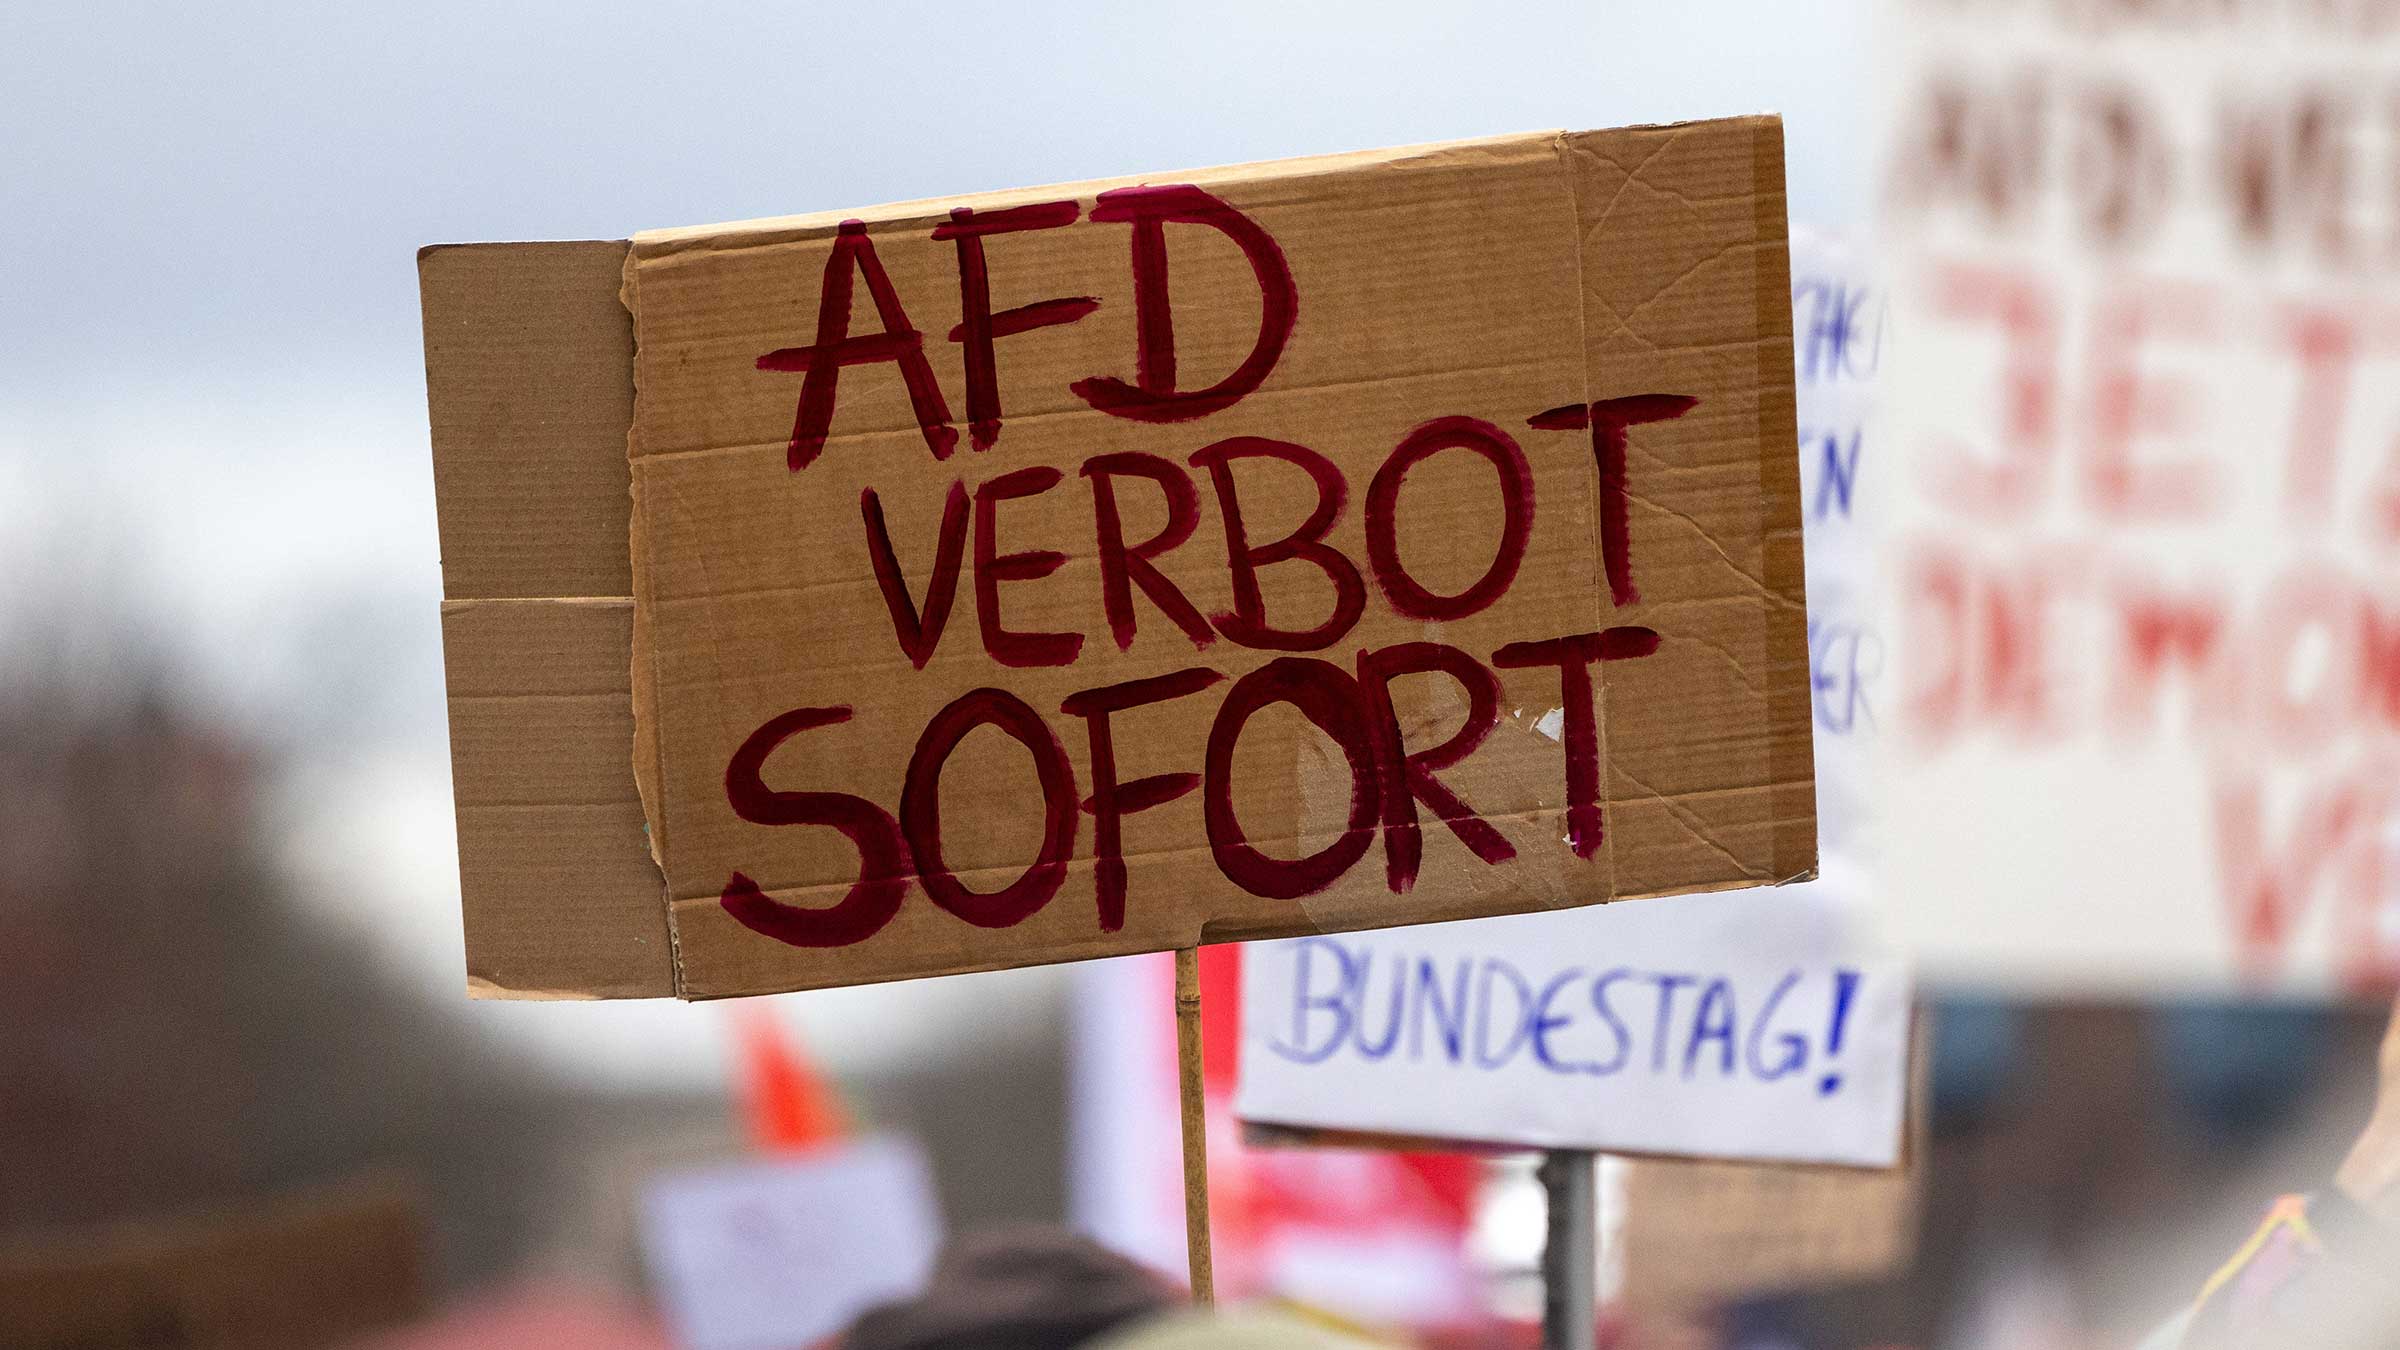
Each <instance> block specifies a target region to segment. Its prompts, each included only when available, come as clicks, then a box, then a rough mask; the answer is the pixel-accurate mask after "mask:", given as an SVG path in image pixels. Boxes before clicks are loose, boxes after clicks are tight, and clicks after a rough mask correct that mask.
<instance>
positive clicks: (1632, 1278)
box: [1602, 1020, 1933, 1308]
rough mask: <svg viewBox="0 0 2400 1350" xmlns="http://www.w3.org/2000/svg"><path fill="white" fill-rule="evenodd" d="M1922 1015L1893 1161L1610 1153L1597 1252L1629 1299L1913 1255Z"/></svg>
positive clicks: (1923, 1116) (1883, 1268)
mask: <svg viewBox="0 0 2400 1350" xmlns="http://www.w3.org/2000/svg"><path fill="white" fill-rule="evenodd" d="M1932 1062H1933V1059H1932V1053H1931V1048H1930V1040H1929V1038H1928V1033H1927V1030H1926V1027H1925V1024H1924V1022H1923V1021H1921V1020H1920V1021H1918V1022H1916V1023H1915V1025H1914V1031H1913V1034H1912V1035H1911V1037H1910V1047H1909V1050H1908V1053H1907V1060H1906V1069H1905V1072H1906V1074H1907V1076H1908V1080H1909V1082H1908V1109H1907V1119H1906V1121H1905V1122H1904V1124H1903V1125H1902V1130H1901V1141H1900V1142H1901V1151H1900V1156H1899V1157H1898V1158H1897V1159H1895V1160H1894V1161H1895V1165H1894V1166H1892V1167H1888V1168H1882V1169H1878V1170H1866V1169H1862V1168H1853V1167H1813V1166H1804V1165H1799V1164H1793V1163H1773V1162H1735V1161H1721V1160H1704V1159H1682V1158H1626V1159H1609V1160H1607V1161H1608V1162H1609V1163H1611V1164H1614V1166H1612V1167H1604V1168H1603V1169H1602V1170H1603V1172H1604V1173H1610V1174H1613V1175H1610V1176H1607V1177H1604V1181H1603V1184H1604V1185H1608V1184H1614V1185H1615V1186H1616V1187H1618V1194H1617V1196H1616V1197H1615V1198H1616V1201H1617V1203H1616V1204H1615V1205H1613V1206H1608V1207H1604V1208H1606V1209H1613V1212H1614V1214H1615V1215H1616V1216H1617V1223H1616V1225H1615V1226H1614V1228H1613V1230H1612V1231H1610V1232H1609V1234H1608V1235H1607V1237H1606V1246H1607V1251H1606V1253H1605V1254H1604V1260H1606V1261H1607V1262H1608V1263H1609V1264H1610V1265H1611V1266H1612V1267H1613V1274H1614V1275H1615V1277H1616V1282H1617V1290H1618V1293H1619V1294H1620V1295H1621V1296H1622V1297H1623V1298H1624V1299H1625V1301H1626V1302H1627V1303H1629V1304H1633V1305H1636V1306H1648V1307H1681V1308H1697V1307H1705V1306H1708V1305H1712V1304H1723V1303H1729V1302H1733V1301H1735V1300H1738V1299H1744V1298H1755V1297H1759V1296H1762V1295H1772V1294H1779V1293H1789V1292H1791V1291H1794V1290H1801V1289H1812V1288H1821V1287H1824V1286H1827V1285H1836V1284H1845V1283H1851V1282H1855V1281H1862V1280H1872V1279H1876V1278H1880V1277H1888V1276H1892V1275H1896V1274H1899V1273H1901V1272H1904V1271H1906V1270H1908V1269H1909V1267H1910V1266H1911V1264H1913V1263H1914V1262H1915V1260H1916V1253H1917V1230H1918V1222H1919V1210H1920V1207H1921V1205H1922V1203H1923V1200H1924V1194H1925V1180H1926V1170H1927V1167H1928V1166H1929V1163H1928V1161H1927V1158H1928V1154H1927V1150H1928V1148H1929V1147H1930V1143H1931V1140H1930V1136H1929V1135H1928V1133H1927V1130H1928V1127H1929V1121H1930V1110H1931V1107H1930V1103H1929V1101H1928V1099H1927V1096H1926V1088H1927V1080H1928V1078H1929V1076H1930V1074H1931V1072H1932Z"/></svg>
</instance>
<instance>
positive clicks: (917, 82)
mask: <svg viewBox="0 0 2400 1350" xmlns="http://www.w3.org/2000/svg"><path fill="white" fill-rule="evenodd" d="M1863 8H1864V6H1863V5H1862V4H1860V3H1857V2H1856V0H1806V2H1803V0H1752V2H1749V3H1730V2H1729V3H1711V2H1710V0H1652V2H1648V3H1640V4H1636V3H1629V2H1627V0H1585V2H1584V3H1580V4H1516V5H1510V4H1497V3H1467V2H1466V0H1453V2H1452V3H1447V4H1425V3H1414V2H1413V0H1376V2H1375V3H1356V4H1351V3H1341V4H1334V3H1305V2H1304V0H1280V2H1279V3H1277V2H1270V3H1240V4H1224V3H1207V2H1205V0H1191V2H1188V3H1164V2H1160V0H1118V2H1117V3H1113V4H1106V5H1103V4H1097V3H1095V4H1072V5H1070V4H1048V3H1042V2H1041V0H1018V2H1017V3H1001V4H972V5H970V4H916V3H892V2H890V0H870V3H866V4H845V5H816V4H806V3H787V4H781V5H759V6H752V7H749V8H747V9H742V8H738V7H733V6H726V5H707V6H698V5H694V6H680V5H675V4H667V3H649V4H642V5H624V4H608V3H593V4H523V5H511V4H504V3H493V2H492V0H468V2H467V3H451V2H449V0H443V2H441V3H426V4H417V5H412V6H408V7H406V8H399V7H391V8H382V7H375V6H369V5H326V4H309V5H303V4H255V3H217V4H208V5H181V4H167V3H156V4H144V5H130V4H101V3H76V4H59V5H39V4H16V5H9V6H5V7H0V569H4V570H5V581H4V582H0V585H5V586H6V588H7V589H8V590H9V591H10V592H13V593H14V594H15V595H16V596H18V597H20V598H21V597H22V596H23V595H25V594H27V593H29V592H38V591H42V590H49V591H53V592H59V593H66V594H70V595H85V594H92V593H94V592H98V593H99V594H100V598H101V599H102V600H103V601H105V603H107V604H109V605H110V606H111V607H112V608H115V609H120V610H124V611H127V616H128V618H129V620H130V621H134V622H139V623H142V624H144V625H146V626H147V628H148V629H149V630H151V631H153V632H156V633H158V634H160V635H161V636H162V637H164V639H165V640H166V641H167V642H168V644H169V645H170V647H171V649H172V654H173V655H174V657H175V658H176V659H177V660H178V662H179V663H180V664H181V666H182V668H184V669H185V670H186V671H187V672H188V674H189V678H190V682H191V683H190V687H191V692H192V693H193V695H194V696H195V697H197V698H201V699H204V700H206V701H208V702H209V703H211V704H213V705H217V706H221V707H223V708H225V709H227V710H228V711H229V712H230V713H231V714H232V715H235V716H237V717H240V718H243V719H245V720H247V721H248V722H249V723H250V724H251V725H252V726H254V727H256V728H258V729H260V730H261V732H262V733H263V734H266V735H269V736H271V737H274V738H275V739H277V740H278V741H279V742H284V743H297V744H303V745H304V746H305V748H306V749H305V753H306V754H307V756H308V758H307V759H306V760H305V761H304V762H303V763H302V765H301V766H300V768H301V776H300V778H299V779H298V780H297V781H299V782H302V783H304V784H306V790H305V791H302V792H297V793H294V794H293V796H292V799H291V801H290V803H289V804H288V805H287V807H286V808H285V810H286V812H287V816H288V820H289V823H290V839H291V842H290V851H291V852H292V854H293V857H294V860H295V862H296V863H297V864H299V865H300V866H302V867H304V868H306V869H309V871H310V873H311V875H314V876H318V877H321V878H322V879H324V880H325V881H326V882H327V885H326V886H325V888H324V893H325V894H326V895H328V896H332V895H340V896H342V897H344V898H343V899H342V900H341V901H340V902H338V903H340V904H342V905H344V906H345V907H346V908H345V910H344V912H343V915H342V918H343V919H344V921H345V922H349V923H352V924H354V925H355V926H356V930H357V931H358V933H359V934H360V939H361V941H367V942H374V943H377V944H380V945H381V946H382V947H383V948H384V949H385V950H386V951H387V952H388V953H389V954H390V955H391V956H392V957H393V958H394V959H396V960H399V961H401V962H403V963H404V964H405V966H406V967H407V969H409V970H410V971H411V972H412V973H420V974H422V976H423V978H424V979H425V981H426V982H427V984H428V987H429V988H432V989H434V990H435V991H436V992H437V993H438V994H439V995H440V996H444V997H447V996H448V995H449V994H450V993H451V992H452V991H454V990H456V989H458V988H459V987H460V985H461V982H462V979H463V976H462V974H461V958H460V955H459V951H458V917H457V909H456V904H457V883H456V875H455V870H454V869H455V866H456V861H455V856H454V854H453V852H452V847H453V846H452V841H451V836H450V826H449V774H448V759H447V752H446V748H445V745H444V742H443V735H444V729H443V710H442V702H441V684H440V634H439V628H438V624H437V613H436V605H437V602H438V600H439V596H440V572H439V563H438V555H437V549H436V545H435V537H434V524H433V491H432V478H431V474H430V470H429V468H428V451H427V447H426V439H425V418H424V384H423V365H422V353H421V348H420V343H419V331H418V310H417V294H416V275H415V265H414V259H415V251H416V249H417V248H418V247H419V246H420V245H423V244H427V243H433V242H441V241H455V240H479V239H524V238H604V237H621V236H623V235H625V234H627V233H629V232H631V231H634V230H638V229H643V228H648V227H652V226H665V225H680V224H693V223H701V222H709V221H721V220H733V219H741V218H745V217H751V216H763V215H777V214H785V213H792V212H800V211H812V210H820V209H826V208H835V207H843V206H853V205H867V204H872V203H875V202H881V201H890V200H896V199H902V198H909V197H918V196H932V195H939V194H945V193H953V192H965V191H973V190H976V189H980V188H993V187H1006V186H1012V185H1017V184H1024V183H1039V182H1053V181H1061V180H1069V179H1077V178H1088V177H1097V176H1102V175H1110V174H1119V173H1131V172H1141V171H1147V170H1160V169H1170V168H1180V167H1190V166H1196V165H1204V164H1215V163H1225V162H1230V161H1240V160H1250V159H1267V158H1274V157H1277V156H1284V155H1295V154H1308V153H1315V152H1323V151H1334V150H1349V149H1360V148H1365V147H1369V146H1377V145H1390V144H1399V143H1407V142H1415V141H1427V140H1441V139H1448V138H1452V137H1462V136H1475V135H1483V134H1488V133H1494V132H1504V131H1521V130H1531V129H1537V128H1547V127H1575V128H1580V127H1595V126H1607V125H1612V124H1617V123H1626V122H1658V121H1672V120H1680V119H1684V118H1692V117H1706V116H1715V115H1722V114H1732V113H1746V112H1758V111H1768V110H1771V111H1777V112H1781V113H1782V114H1783V115H1784V116H1785V118H1786V119H1787V133H1786V134H1787V147H1788V156H1789V174H1790V191H1791V203H1792V215H1793V218H1794V220H1796V221H1800V222H1805V223H1810V224H1816V225H1822V226H1829V227H1834V228H1842V227H1848V226H1852V225H1854V224H1855V223H1856V222H1857V221H1858V220H1860V219H1861V218H1862V217H1863V216H1864V215H1865V202H1864V185H1865V181H1866V172H1867V166H1866V151H1865V147H1864V146H1863V145H1862V144H1861V141H1862V133H1863V129H1864V111H1863V104H1864V96H1863V93H1862V92H1861V87H1862V86H1863V85H1864V83H1865V81H1866V77H1867V74H1868V71H1867V58H1866V55H1865V54H1864V53H1863V52H1862V50H1861V48H1862V46H1863V44H1864V40H1865V28H1866V25H1865V22H1864V20H1863V18H1862V17H1861V14H1860V11H1861V10H1862V9H1863ZM0 641H5V639H0ZM328 903H337V902H333V901H328ZM1045 978H1046V977H1043V976H1039V975H1035V976H1030V977H1029V976H1025V975H1017V976H1006V975H1004V976H997V977H981V976H979V977H969V978H966V979H962V980H946V981H936V982H930V983H918V984H912V985H901V986H892V987H886V988H881V989H874V990H861V991H845V992H841V993H829V994H822V995H809V996H804V997H802V998H798V999H793V1000H787V1003H788V1004H789V1005H790V1006H792V1007H793V1008H794V1009H796V1013H795V1015H796V1016H798V1017H799V1018H800V1019H801V1020H802V1021H803V1022H806V1023H808V1024H809V1025H810V1028H811V1032H812V1035H813V1036H814V1038H815V1039H816V1040H817V1041H818V1043H819V1044H820V1046H821V1048H823V1049H824V1050H825V1051H826V1052H827V1053H828V1055H829V1056H830V1057H832V1058H834V1059H835V1060H836V1061H837V1062H852V1063H855V1062H858V1061H860V1060H862V1059H864V1058H866V1057H869V1056H872V1055H877V1054H884V1053H891V1052H893V1051H895V1050H902V1049H908V1050H915V1049H917V1048H920V1047H921V1046H922V1045H923V1044H924V1043H925V1041H926V1040H927V1038H928V1037H930V1036H932V1035H933V1034H935V1033H936V1032H937V1031H938V1030H939V1029H940V1028H941V1027H943V1026H945V1025H953V1024H954V1023H953V1022H952V1020H951V1019H953V1018H954V1017H959V1016H963V1015H964V1014H965V1010H966V1009H968V1008H971V1007H982V1008H984V1009H985V1010H986V1011H988V1010H989V1007H990V1006H991V1003H992V1002H993V1001H999V1002H1002V1003H1006V1002H1007V1001H1009V1000H1030V999H1034V998H1038V997H1040V991H1041V990H1042V989H1043V988H1044V987H1046V986H1045V985H1044V984H1043V980H1044V979H1045ZM469 1015H472V1016H474V1017H477V1018H479V1019H482V1020H483V1021H485V1022H486V1023H488V1024H489V1025H490V1026H491V1027H492V1028H493V1029H494V1030H495V1032H497V1033H499V1034H505V1035H512V1036H520V1037H524V1038H527V1039H529V1040H530V1041H531V1042H532V1043H534V1044H537V1045H541V1046H543V1047H544V1048H545V1049H546V1051H548V1052H551V1053H555V1054H559V1055H563V1056H569V1057H571V1060H570V1062H572V1063H574V1064H576V1065H577V1066H579V1067H589V1068H592V1069H594V1070H595V1071H607V1072H611V1073H615V1074H619V1075H626V1076H632V1077H637V1078H650V1077H654V1076H659V1075H665V1076H669V1077H680V1078H682V1079H683V1080H684V1081H697V1077H696V1076H699V1075H706V1074H709V1073H712V1072H713V1071H714V1070H713V1067H712V1066H713V1064H714V1062H715V1061H714V1056H713V1054H711V1053H709V1048H710V1047H712V1046H713V1044H714V1033H713V1028H714V1023H713V1020H710V1019H709V1018H708V1017H707V1015H706V1012H705V1010H692V1009H680V1008H675V1007H662V1006H659V1005H636V1006H623V1007H616V1008H608V1009H597V1008H589V1007H555V1006H550V1007H528V1006H524V1005H516V1006H510V1007H495V1006H492V1005H479V1006H478V1007H477V1008H475V1009H474V1010H472V1011H471V1013H470V1014H469ZM985 1020H986V1023H987V1024H988V1019H985ZM692 1050H697V1051H698V1053H687V1051H692Z"/></svg>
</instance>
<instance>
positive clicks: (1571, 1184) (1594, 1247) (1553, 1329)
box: [1539, 1148, 1600, 1350]
mask: <svg viewBox="0 0 2400 1350" xmlns="http://www.w3.org/2000/svg"><path fill="white" fill-rule="evenodd" d="M1598 1157H1599V1155H1598V1154H1596V1153H1593V1152H1591V1151H1590V1150H1588V1149H1564V1148H1562V1149H1552V1150H1550V1151H1549V1152H1547V1153H1544V1154H1543V1155H1542V1166H1541V1171H1540V1173H1539V1175H1540V1177H1541V1179H1542V1194H1543V1196H1544V1197H1545V1198H1546V1199H1547V1200H1548V1202H1549V1207H1550V1215H1549V1217H1550V1224H1549V1236H1548V1238H1547V1239H1546V1240H1545V1241H1544V1242H1543V1243H1542V1350H1592V1347H1593V1345H1594V1344H1595V1343H1596V1342H1597V1341H1598V1339H1599V1334H1600V1297H1599V1295H1600V1289H1599V1281H1600V1250H1599V1242H1600V1214H1599V1187H1598V1185H1597V1184H1596V1171H1597V1169H1596V1166H1595V1163H1596V1160H1597V1159H1598Z"/></svg>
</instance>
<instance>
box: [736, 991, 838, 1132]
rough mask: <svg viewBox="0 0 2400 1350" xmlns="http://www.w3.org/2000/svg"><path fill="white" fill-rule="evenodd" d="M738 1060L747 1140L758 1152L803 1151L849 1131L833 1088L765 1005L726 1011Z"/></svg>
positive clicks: (750, 1004)
mask: <svg viewBox="0 0 2400 1350" xmlns="http://www.w3.org/2000/svg"><path fill="white" fill-rule="evenodd" d="M728 1012H729V1014H730V1015H731V1016H732V1018H733V1030H734V1036H735V1038H736V1040H737V1041H738V1042H739V1043H740V1044H739V1053H740V1056H741V1067H740V1074H741V1098H742V1105H743V1108H744V1110H745V1111H746V1112H747V1113H748V1115H749V1117H750V1142H751V1143H752V1144H753V1145H754V1146H755V1147H756V1148H757V1149H758V1150H759V1151H760V1152H762V1153H805V1152H807V1151H809V1150H810V1149H813V1148H817V1147H820V1146H822V1145H825V1144H829V1143H832V1142H834V1141H835V1140H838V1139H841V1138H843V1137H845V1136H847V1135H848V1134H849V1133H850V1117H849V1112H848V1111H846V1110H844V1109H843V1106H842V1094H841V1089H839V1088H837V1087H835V1086H834V1085H833V1083H832V1082H831V1081H830V1080H828V1079H827V1078H826V1077H825V1076H824V1075H823V1074H822V1073H819V1072H818V1071H817V1067H816V1065H815V1064H814V1063H812V1062H811V1061H810V1060H809V1058H808V1056H807V1054H806V1053H805V1052H803V1051H802V1050H801V1049H800V1046H799V1044H798V1042H797V1041H796V1040H795V1039H794V1038H793V1037H792V1035H791V1034H790V1033H789V1032H787V1031H786V1030H785V1029H784V1026H783V1023H782V1022H781V1021H779V1020H777V1018H776V1016H775V1014H774V1012H773V1010H771V1009H770V1008H768V1007H767V1006H766V1005H765V1004H764V1003H763V1002H751V1003H743V1004H737V1005H735V1006H734V1007H732V1008H731V1009H729V1010H728Z"/></svg>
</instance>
